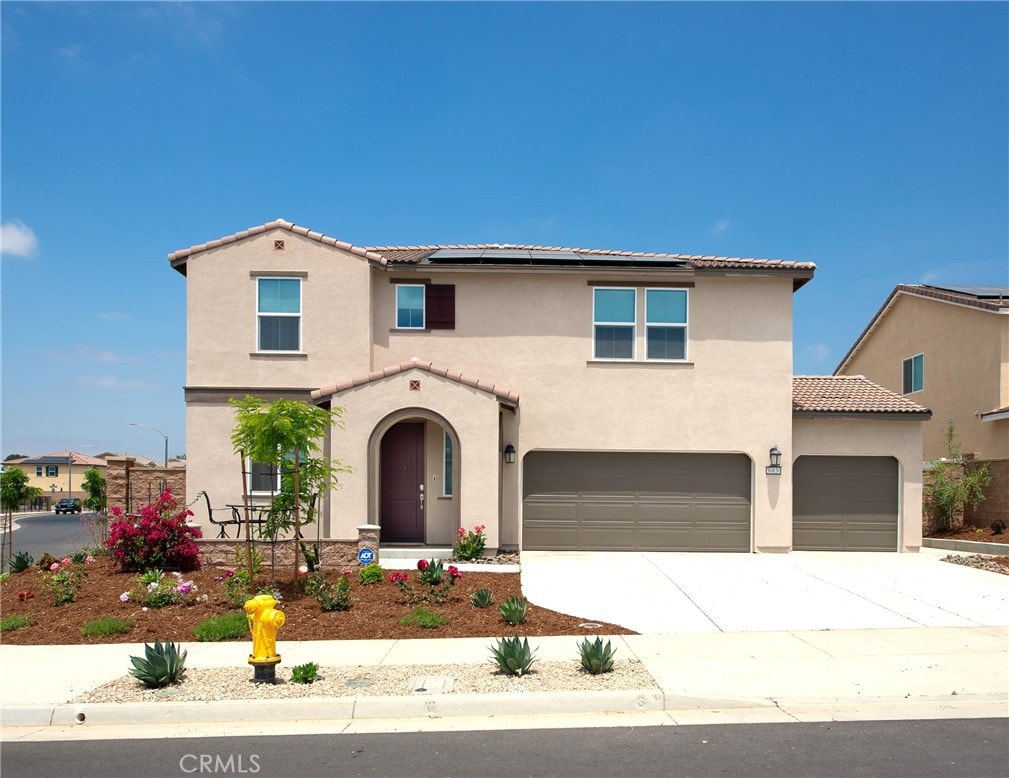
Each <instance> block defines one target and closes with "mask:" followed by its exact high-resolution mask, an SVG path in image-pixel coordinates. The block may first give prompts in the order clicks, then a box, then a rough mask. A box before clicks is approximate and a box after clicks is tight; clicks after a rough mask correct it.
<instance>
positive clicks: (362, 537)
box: [357, 524, 382, 562]
mask: <svg viewBox="0 0 1009 778" xmlns="http://www.w3.org/2000/svg"><path fill="white" fill-rule="evenodd" d="M381 531H382V528H381V527H379V526H378V525H377V524H362V525H360V526H359V527H358V528H357V550H358V551H360V550H361V549H362V548H365V547H367V548H370V549H371V550H372V551H374V552H375V561H376V562H377V561H378V539H379V535H380V534H381Z"/></svg>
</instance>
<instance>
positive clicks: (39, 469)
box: [35, 465, 42, 476]
mask: <svg viewBox="0 0 1009 778" xmlns="http://www.w3.org/2000/svg"><path fill="white" fill-rule="evenodd" d="M35 475H36V476H40V475H42V465H36V466H35Z"/></svg>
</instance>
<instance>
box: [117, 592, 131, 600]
mask: <svg viewBox="0 0 1009 778" xmlns="http://www.w3.org/2000/svg"><path fill="white" fill-rule="evenodd" d="M129 601H130V593H129V592H123V593H122V594H120V595H119V602H129Z"/></svg>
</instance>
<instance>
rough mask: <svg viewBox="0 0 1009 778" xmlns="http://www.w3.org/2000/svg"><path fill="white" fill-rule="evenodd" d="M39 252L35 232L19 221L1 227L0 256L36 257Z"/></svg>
mask: <svg viewBox="0 0 1009 778" xmlns="http://www.w3.org/2000/svg"><path fill="white" fill-rule="evenodd" d="M38 251H39V239H38V238H36V237H35V232H34V231H33V230H32V228H31V227H29V226H28V225H27V224H25V223H24V222H23V221H20V220H19V219H14V220H13V221H9V222H4V223H3V225H0V254H6V255H9V256H14V257H25V258H30V257H34V256H35V255H36V254H37V253H38Z"/></svg>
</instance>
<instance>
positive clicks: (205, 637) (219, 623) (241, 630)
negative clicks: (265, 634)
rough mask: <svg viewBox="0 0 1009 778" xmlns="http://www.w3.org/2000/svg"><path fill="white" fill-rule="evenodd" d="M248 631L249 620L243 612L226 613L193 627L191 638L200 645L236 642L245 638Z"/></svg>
mask: <svg viewBox="0 0 1009 778" xmlns="http://www.w3.org/2000/svg"><path fill="white" fill-rule="evenodd" d="M248 631H249V618H248V616H246V615H245V613H244V612H243V611H234V612H232V613H226V614H224V615H223V616H214V617H212V618H209V619H204V620H203V621H201V622H200V623H199V624H197V625H196V626H195V627H193V637H195V638H196V639H197V640H198V641H200V642H201V643H216V642H218V641H220V640H236V639H238V638H241V637H245V633H247V632H248Z"/></svg>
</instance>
